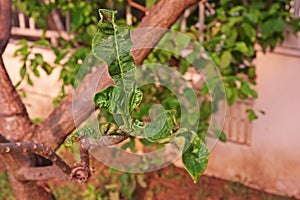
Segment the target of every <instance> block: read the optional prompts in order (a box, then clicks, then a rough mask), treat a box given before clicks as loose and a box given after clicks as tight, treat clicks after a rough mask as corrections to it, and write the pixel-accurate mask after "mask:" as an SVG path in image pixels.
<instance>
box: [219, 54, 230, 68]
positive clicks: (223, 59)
mask: <svg viewBox="0 0 300 200" xmlns="http://www.w3.org/2000/svg"><path fill="white" fill-rule="evenodd" d="M231 58H232V55H231V52H230V51H225V52H224V53H223V54H222V56H221V60H220V65H221V66H222V67H224V68H225V67H228V66H229V64H230V62H231Z"/></svg>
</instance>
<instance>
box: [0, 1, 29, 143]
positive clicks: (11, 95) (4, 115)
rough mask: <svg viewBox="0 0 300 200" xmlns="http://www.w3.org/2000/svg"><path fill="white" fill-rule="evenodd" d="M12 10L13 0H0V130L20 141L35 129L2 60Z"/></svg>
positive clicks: (9, 137)
mask: <svg viewBox="0 0 300 200" xmlns="http://www.w3.org/2000/svg"><path fill="white" fill-rule="evenodd" d="M10 10H11V0H9V1H7V0H0V21H1V23H0V30H1V31H0V55H1V56H0V85H1V87H0V108H1V109H0V131H1V133H2V134H3V135H4V136H5V137H6V138H8V139H12V140H15V141H19V140H21V139H22V138H23V137H24V135H25V134H26V133H28V132H30V131H32V130H33V129H32V124H31V121H30V119H29V117H28V115H27V112H26V108H25V106H24V104H23V103H22V101H21V98H20V96H19V95H18V93H17V91H16V90H15V88H14V86H13V85H12V82H11V81H10V79H9V76H8V74H7V72H6V70H5V67H4V63H3V60H2V53H3V52H4V50H5V47H6V45H7V43H8V40H9V36H10V28H11V11H10ZM24 130H25V131H24Z"/></svg>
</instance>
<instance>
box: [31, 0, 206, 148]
mask: <svg viewBox="0 0 300 200" xmlns="http://www.w3.org/2000/svg"><path fill="white" fill-rule="evenodd" d="M199 1H200V0H180V1H179V0H160V1H159V2H158V3H157V4H156V5H154V6H153V7H152V8H151V9H150V10H149V13H148V15H146V16H145V17H144V19H143V20H142V22H141V24H140V27H161V28H169V27H170V26H171V25H172V24H173V23H174V22H175V21H176V20H177V19H178V17H179V16H180V15H181V14H182V13H183V10H185V9H186V8H188V7H189V6H190V5H192V4H194V3H197V2H199ZM161 36H162V34H159V35H149V34H146V35H144V36H143V37H142V38H141V37H138V36H137V37H134V38H133V42H134V44H139V43H143V44H145V43H150V44H147V45H146V46H155V44H156V43H157V42H158V41H159V39H160V38H161ZM150 38H152V39H150ZM150 51H151V50H150V49H146V50H145V49H140V50H138V51H135V52H133V56H134V59H135V61H136V63H137V64H140V63H141V62H142V61H143V60H144V59H145V58H146V57H147V55H148V54H149V52H150ZM106 76H107V77H106V78H102V80H104V82H101V83H99V84H100V87H99V88H98V91H99V90H101V89H104V88H105V87H107V86H108V85H111V84H112V83H113V82H112V81H111V79H110V77H108V75H106ZM98 78H99V74H97V73H93V74H92V75H90V76H89V77H88V78H85V80H84V81H83V83H82V84H83V85H84V86H82V87H83V88H85V89H87V88H91V87H93V86H94V85H95V83H97V82H98ZM95 80H96V81H95ZM85 92H87V91H86V90H82V91H81V92H80V96H82V97H83V96H85ZM79 110H80V112H81V115H82V116H81V119H79V120H76V121H77V122H83V121H84V120H85V119H86V118H87V117H88V116H89V115H90V114H91V113H92V112H93V110H94V109H91V108H90V107H88V106H87V105H86V104H85V103H84V98H82V104H81V107H80V108H79ZM75 128H76V127H75V124H74V121H73V112H72V96H71V95H70V96H68V97H67V98H66V99H65V100H64V101H63V102H62V103H61V104H60V105H59V106H58V107H57V108H56V109H55V110H54V111H53V112H52V113H51V114H50V116H49V117H48V118H47V119H46V120H45V121H44V122H43V124H41V125H40V126H39V127H38V128H37V129H36V131H35V133H34V135H33V138H32V139H33V140H34V141H38V142H40V143H43V144H45V145H47V146H49V147H50V148H52V149H57V148H58V147H59V146H60V145H61V143H62V142H63V141H64V139H65V138H66V136H67V135H69V134H70V133H71V132H72V131H73V130H74V129H75Z"/></svg>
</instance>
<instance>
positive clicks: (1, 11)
mask: <svg viewBox="0 0 300 200" xmlns="http://www.w3.org/2000/svg"><path fill="white" fill-rule="evenodd" d="M10 15H11V0H0V22H1V23H0V30H1V31H0V55H2V53H3V52H4V50H5V47H6V45H7V43H8V40H9V35H10V28H11V20H10V19H11V17H10Z"/></svg>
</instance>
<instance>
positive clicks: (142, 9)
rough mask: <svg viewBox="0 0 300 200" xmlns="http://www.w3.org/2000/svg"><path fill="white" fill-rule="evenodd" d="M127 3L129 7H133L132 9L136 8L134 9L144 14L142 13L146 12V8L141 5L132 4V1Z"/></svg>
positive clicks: (129, 0)
mask: <svg viewBox="0 0 300 200" xmlns="http://www.w3.org/2000/svg"><path fill="white" fill-rule="evenodd" d="M127 3H128V5H130V6H131V7H134V8H136V9H138V10H140V11H142V12H144V13H145V12H147V10H148V8H146V7H144V6H142V5H140V4H138V3H136V2H134V1H133V0H127Z"/></svg>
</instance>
